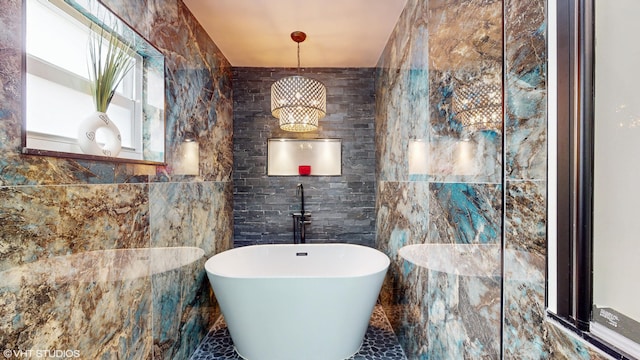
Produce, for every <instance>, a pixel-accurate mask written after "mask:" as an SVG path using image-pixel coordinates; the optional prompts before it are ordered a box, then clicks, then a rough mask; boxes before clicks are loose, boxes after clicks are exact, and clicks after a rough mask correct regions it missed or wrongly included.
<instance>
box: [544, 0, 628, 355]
mask: <svg viewBox="0 0 640 360" xmlns="http://www.w3.org/2000/svg"><path fill="white" fill-rule="evenodd" d="M550 6H554V4H553V2H551V3H550ZM557 10H558V21H557V26H558V28H557V29H558V61H557V65H558V74H559V76H558V98H557V99H558V101H557V105H558V118H557V123H558V133H557V175H558V178H557V179H558V183H557V195H553V196H552V195H551V194H550V197H551V198H555V197H556V196H557V204H556V209H557V232H555V231H554V229H552V228H550V230H549V233H550V235H552V234H557V236H556V237H555V238H554V239H551V238H550V241H549V243H550V244H556V245H557V253H556V254H557V261H555V262H552V261H551V258H550V268H549V271H550V275H551V276H550V278H549V294H550V295H549V296H550V297H553V298H551V299H550V301H549V311H550V312H551V315H552V316H553V317H556V318H557V319H559V320H560V321H561V322H562V323H564V324H565V325H567V326H568V327H570V328H572V329H573V330H575V331H576V332H577V333H578V334H580V335H582V336H583V338H585V339H586V340H588V341H590V342H592V343H593V344H595V345H597V346H598V347H600V348H601V349H603V350H604V351H606V352H607V353H609V354H610V355H612V356H614V357H616V358H619V359H632V358H640V308H638V305H637V304H638V297H639V296H640V290H638V289H640V287H639V286H638V285H639V282H638V278H637V274H638V273H640V261H639V260H640V237H638V235H637V234H638V232H640V225H639V224H640V223H639V222H638V220H637V210H636V208H635V206H636V204H637V202H638V201H640V190H638V186H637V180H636V179H637V174H639V173H640V164H639V163H638V161H637V149H638V144H639V143H640V106H638V105H637V100H636V99H637V97H638V96H640V91H639V90H638V88H637V85H636V84H637V81H639V80H640V71H639V70H638V69H637V56H638V54H640V46H639V45H638V44H637V42H635V41H634V38H633V36H634V34H637V32H638V31H640V28H639V27H638V25H637V24H636V19H635V18H634V17H633V15H632V14H634V13H636V12H637V11H640V4H639V3H637V1H634V0H620V1H614V2H610V1H601V0H600V1H597V0H557ZM633 10H636V12H634V11H633ZM596 40H597V41H596ZM550 153H551V152H550ZM550 225H551V222H550ZM550 252H551V249H550ZM554 270H555V271H554ZM552 275H557V276H552Z"/></svg>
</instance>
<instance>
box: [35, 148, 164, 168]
mask: <svg viewBox="0 0 640 360" xmlns="http://www.w3.org/2000/svg"><path fill="white" fill-rule="evenodd" d="M22 153H23V154H25V155H37V156H50V157H57V158H65V159H77V160H95V161H108V162H116V163H126V164H141V165H156V166H166V165H167V163H166V162H162V161H150V160H137V159H125V158H119V157H110V156H97V155H87V154H76V153H67V152H60V151H50V150H40V149H31V148H26V147H25V148H22Z"/></svg>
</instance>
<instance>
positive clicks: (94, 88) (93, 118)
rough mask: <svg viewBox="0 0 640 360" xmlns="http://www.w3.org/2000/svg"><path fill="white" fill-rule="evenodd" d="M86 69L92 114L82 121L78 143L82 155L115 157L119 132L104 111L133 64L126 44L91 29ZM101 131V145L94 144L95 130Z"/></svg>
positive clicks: (129, 47) (102, 31)
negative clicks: (101, 129)
mask: <svg viewBox="0 0 640 360" xmlns="http://www.w3.org/2000/svg"><path fill="white" fill-rule="evenodd" d="M88 48H89V50H88V52H89V56H88V63H87V65H88V70H89V83H90V90H91V95H92V97H93V102H94V105H95V110H96V111H95V112H94V113H93V114H91V115H90V116H88V117H87V118H86V119H84V120H83V121H82V123H81V124H80V127H79V130H78V144H79V145H80V148H81V149H82V151H83V152H84V153H87V154H91V155H100V156H117V155H118V153H119V152H120V149H121V145H122V138H121V136H120V131H119V130H118V128H117V127H116V126H115V124H114V123H113V122H112V121H111V119H109V116H108V115H107V109H108V108H109V104H110V103H111V99H112V98H113V94H114V93H115V91H116V89H117V88H118V85H120V83H121V82H122V80H123V79H124V77H125V76H126V75H127V73H128V72H129V70H131V68H132V67H133V65H134V60H133V57H132V56H131V54H130V52H131V46H130V44H128V43H126V42H124V41H122V40H120V39H119V38H118V36H116V32H115V31H111V32H108V31H106V30H105V29H103V28H100V29H99V30H97V31H96V30H95V29H93V28H92V29H91V31H90V35H89V45H88ZM99 128H104V129H105V130H106V131H103V133H104V134H105V135H106V137H107V139H106V140H105V143H104V145H101V144H98V142H97V141H96V131H97V129H99Z"/></svg>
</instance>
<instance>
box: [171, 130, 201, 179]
mask: <svg viewBox="0 0 640 360" xmlns="http://www.w3.org/2000/svg"><path fill="white" fill-rule="evenodd" d="M174 174H178V175H200V144H198V142H197V141H196V137H195V135H194V134H193V133H191V132H187V133H185V136H184V140H183V141H182V143H181V144H180V146H179V148H178V156H177V159H176V165H175V166H174Z"/></svg>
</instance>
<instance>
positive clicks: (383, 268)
mask: <svg viewBox="0 0 640 360" xmlns="http://www.w3.org/2000/svg"><path fill="white" fill-rule="evenodd" d="M309 246H310V247H314V246H318V247H321V246H322V247H348V248H357V249H360V251H367V252H371V253H372V254H375V255H376V257H377V258H379V259H380V260H379V261H380V262H381V263H380V266H379V267H376V269H375V270H373V271H369V272H366V273H357V274H353V273H345V274H334V275H327V274H318V275H296V274H291V275H289V274H286V275H274V274H263V275H232V274H221V273H219V272H216V271H212V269H211V267H212V266H213V265H211V264H213V262H214V260H213V259H215V258H216V257H218V259H219V258H221V257H223V256H232V255H231V254H232V253H235V252H241V251H243V249H245V250H244V251H247V250H246V249H248V248H253V249H255V248H258V247H280V248H282V247H291V248H295V247H299V248H300V249H301V250H302V249H303V248H304V247H309ZM390 265H391V259H390V258H389V256H388V255H387V254H385V253H384V252H382V251H381V250H378V249H376V248H373V247H370V246H366V245H359V244H351V243H309V244H254V245H246V246H240V247H237V248H231V249H228V250H225V251H222V252H219V253H217V254H215V255H213V256H211V257H209V258H208V259H207V260H206V261H205V264H204V268H205V271H206V273H207V274H209V275H212V276H215V277H219V278H223V279H239V280H250V279H296V278H305V279H323V278H326V279H341V278H344V279H349V278H360V277H367V276H372V275H375V274H379V273H381V272H385V273H386V272H387V270H388V269H389V266H390Z"/></svg>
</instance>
